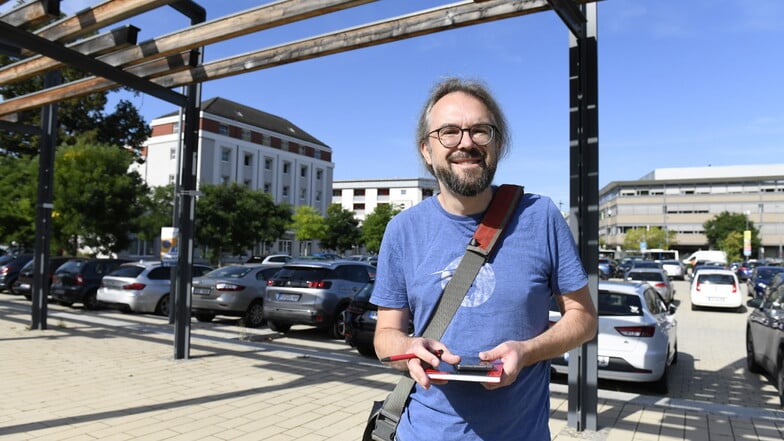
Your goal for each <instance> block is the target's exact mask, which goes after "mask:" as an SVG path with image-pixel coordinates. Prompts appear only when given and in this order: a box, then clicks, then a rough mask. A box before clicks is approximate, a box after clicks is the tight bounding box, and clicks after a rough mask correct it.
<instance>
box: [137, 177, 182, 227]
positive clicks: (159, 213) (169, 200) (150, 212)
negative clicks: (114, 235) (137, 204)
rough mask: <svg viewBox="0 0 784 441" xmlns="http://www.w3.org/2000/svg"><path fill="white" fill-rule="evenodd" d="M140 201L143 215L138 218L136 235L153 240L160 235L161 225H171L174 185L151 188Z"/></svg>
mask: <svg viewBox="0 0 784 441" xmlns="http://www.w3.org/2000/svg"><path fill="white" fill-rule="evenodd" d="M141 202H142V205H143V206H144V215H143V216H142V217H141V218H140V219H139V222H138V226H139V228H138V230H137V232H136V235H137V237H138V238H139V239H141V240H153V239H155V238H157V237H159V236H160V234H161V228H162V227H165V226H170V225H172V220H173V217H172V216H173V213H174V185H172V184H169V185H165V186H161V187H153V188H151V189H150V191H149V192H148V193H147V194H146V195H144V197H143V198H142V200H141Z"/></svg>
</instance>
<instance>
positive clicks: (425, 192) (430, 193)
mask: <svg viewBox="0 0 784 441" xmlns="http://www.w3.org/2000/svg"><path fill="white" fill-rule="evenodd" d="M430 196H433V190H431V189H429V188H425V189H423V190H422V197H425V198H429V197H430Z"/></svg>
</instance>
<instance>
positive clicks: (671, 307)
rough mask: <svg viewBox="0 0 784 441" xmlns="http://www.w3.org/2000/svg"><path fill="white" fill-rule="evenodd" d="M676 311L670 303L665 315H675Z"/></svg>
mask: <svg viewBox="0 0 784 441" xmlns="http://www.w3.org/2000/svg"><path fill="white" fill-rule="evenodd" d="M677 310H678V307H677V306H675V305H673V304H672V303H670V306H669V307H667V313H668V314H670V315H673V314H675V311H677Z"/></svg>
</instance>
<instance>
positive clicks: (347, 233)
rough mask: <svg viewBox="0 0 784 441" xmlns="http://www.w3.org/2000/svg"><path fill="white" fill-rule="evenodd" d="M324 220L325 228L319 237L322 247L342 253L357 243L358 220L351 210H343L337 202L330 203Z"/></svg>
mask: <svg viewBox="0 0 784 441" xmlns="http://www.w3.org/2000/svg"><path fill="white" fill-rule="evenodd" d="M324 222H325V223H326V227H327V228H326V231H325V233H324V236H323V237H322V238H321V247H322V248H325V249H328V250H335V251H337V252H338V253H339V254H344V253H345V252H346V250H349V249H351V248H352V247H353V246H354V245H358V244H359V241H360V238H361V236H360V231H359V221H358V220H357V219H356V218H355V217H354V213H353V212H351V211H349V210H344V209H343V208H342V207H341V206H340V205H339V204H331V205H330V206H329V207H327V216H326V217H325V218H324Z"/></svg>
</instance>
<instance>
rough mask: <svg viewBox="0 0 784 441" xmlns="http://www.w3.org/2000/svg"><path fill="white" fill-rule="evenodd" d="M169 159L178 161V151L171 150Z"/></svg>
mask: <svg viewBox="0 0 784 441" xmlns="http://www.w3.org/2000/svg"><path fill="white" fill-rule="evenodd" d="M169 159H177V150H175V149H171V150H169Z"/></svg>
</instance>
